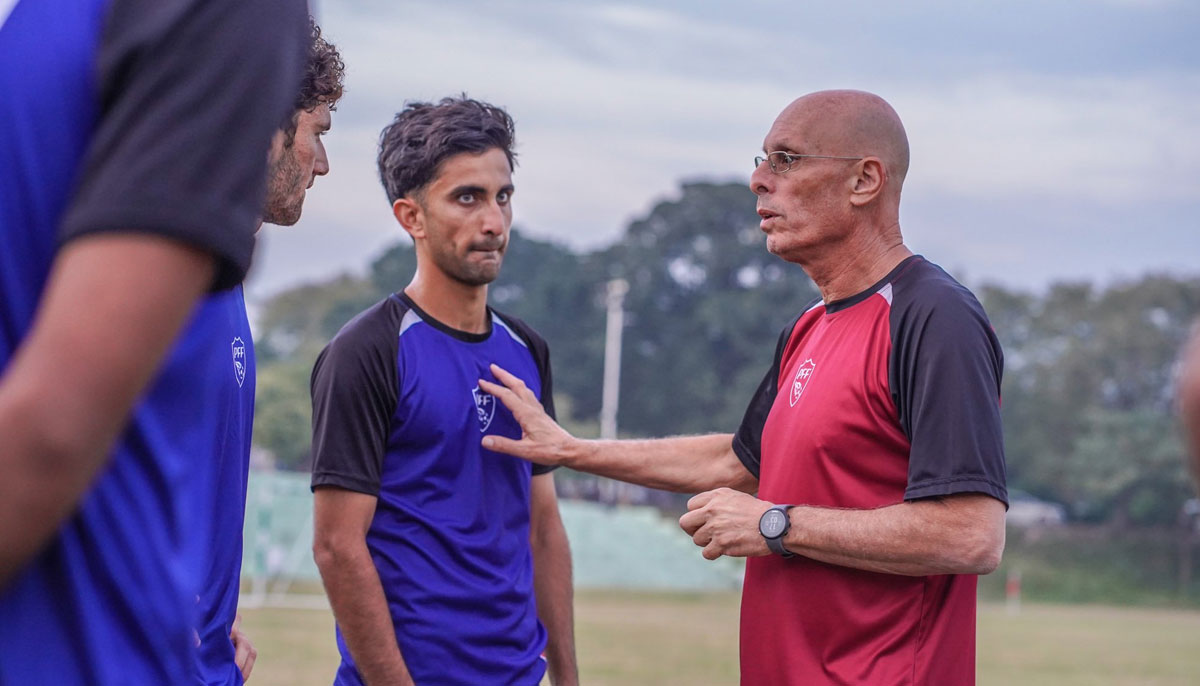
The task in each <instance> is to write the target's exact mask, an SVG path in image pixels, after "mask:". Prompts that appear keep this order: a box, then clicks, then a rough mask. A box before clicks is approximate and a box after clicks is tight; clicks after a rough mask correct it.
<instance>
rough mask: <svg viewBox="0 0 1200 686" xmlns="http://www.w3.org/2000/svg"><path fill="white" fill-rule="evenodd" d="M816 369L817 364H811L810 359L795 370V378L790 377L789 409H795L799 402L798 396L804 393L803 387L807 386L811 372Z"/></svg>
mask: <svg viewBox="0 0 1200 686" xmlns="http://www.w3.org/2000/svg"><path fill="white" fill-rule="evenodd" d="M816 368H817V363H816V362H813V361H812V358H809V359H807V360H805V361H804V362H803V363H801V365H800V367H799V368H798V369H797V370H796V376H794V377H792V395H791V398H790V401H791V407H795V406H796V403H797V402H798V401H799V400H800V394H801V393H803V392H804V388H805V386H808V382H809V380H810V379H812V375H813V371H814V370H816Z"/></svg>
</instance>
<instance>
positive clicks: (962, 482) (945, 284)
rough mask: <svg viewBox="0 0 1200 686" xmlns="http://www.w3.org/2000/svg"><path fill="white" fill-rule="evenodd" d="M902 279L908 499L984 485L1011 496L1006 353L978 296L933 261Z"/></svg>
mask: <svg viewBox="0 0 1200 686" xmlns="http://www.w3.org/2000/svg"><path fill="white" fill-rule="evenodd" d="M913 271H914V272H916V273H915V274H913V275H911V277H910V278H907V279H905V278H902V279H900V280H898V282H897V284H896V286H895V290H894V300H893V303H892V311H891V322H890V328H891V335H892V353H891V359H889V360H888V384H889V386H890V387H891V394H892V400H893V401H894V402H895V405H896V408H897V410H898V412H899V421H900V426H901V428H902V429H903V430H904V433H905V434H906V435H907V436H908V438H909V441H910V442H911V444H912V451H911V453H910V456H909V467H908V488H907V489H906V490H905V493H904V497H905V499H906V500H915V499H919V498H927V497H933V496H941V495H950V494H953V493H986V494H988V495H990V496H992V497H994V498H997V499H998V500H1000V501H1002V502H1004V503H1005V504H1006V505H1007V503H1008V491H1007V488H1006V477H1005V464H1004V436H1003V432H1002V428H1001V423H1000V381H1001V376H1002V374H1003V369H1004V355H1003V352H1002V351H1001V349H1000V342H999V341H998V340H997V338H996V334H995V332H994V331H993V330H992V326H991V324H990V323H989V322H988V319H987V315H986V314H985V313H984V311H983V306H982V305H980V304H979V301H978V300H976V298H975V296H974V295H972V294H971V292H970V291H968V290H967V289H966V288H964V287H963V286H962V285H960V284H959V283H958V282H956V281H954V280H953V279H951V278H950V276H948V275H947V274H946V273H945V272H943V271H941V269H939V268H938V267H936V266H933V265H931V264H929V263H925V264H924V265H919V266H918V268H917V269H914V270H913Z"/></svg>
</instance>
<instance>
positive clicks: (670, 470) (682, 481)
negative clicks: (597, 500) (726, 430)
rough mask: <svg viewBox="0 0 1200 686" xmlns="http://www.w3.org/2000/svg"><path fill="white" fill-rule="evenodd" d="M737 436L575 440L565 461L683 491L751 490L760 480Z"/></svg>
mask: <svg viewBox="0 0 1200 686" xmlns="http://www.w3.org/2000/svg"><path fill="white" fill-rule="evenodd" d="M732 441H733V436H732V435H730V434H709V435H705V436H676V437H673V438H656V439H649V440H623V441H584V440H578V441H575V442H574V443H573V444H572V445H571V446H570V447H569V448H568V449H567V450H566V451H565V453H566V454H565V455H564V460H563V464H564V465H565V466H567V467H570V468H571V469H575V470H578V471H581V472H588V473H591V474H598V475H600V476H606V477H608V478H610V479H619V480H621V481H628V482H630V483H636V484H640V485H642V486H648V487H650V488H658V489H662V490H666V491H676V492H680V493H696V492H699V491H706V490H710V489H713V488H719V487H721V486H727V487H729V488H734V489H737V490H739V491H743V492H747V493H749V492H752V491H754V490H755V489H756V488H757V487H758V481H757V479H755V478H754V477H753V475H751V474H750V472H749V471H747V470H746V468H745V466H744V465H742V463H741V461H740V460H738V458H737V455H736V454H734V452H733V447H732Z"/></svg>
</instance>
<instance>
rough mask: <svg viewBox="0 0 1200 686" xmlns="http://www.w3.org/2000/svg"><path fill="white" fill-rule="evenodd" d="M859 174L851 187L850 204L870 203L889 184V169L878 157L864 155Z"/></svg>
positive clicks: (860, 205) (859, 166)
mask: <svg viewBox="0 0 1200 686" xmlns="http://www.w3.org/2000/svg"><path fill="white" fill-rule="evenodd" d="M856 166H857V168H858V174H857V176H855V178H854V185H853V187H852V188H851V189H850V204H851V205H854V206H856V207H862V206H863V205H869V204H870V203H871V202H873V201H874V200H875V199H876V198H878V197H879V195H880V194H881V193H883V189H884V187H885V186H886V185H887V169H886V168H885V167H884V166H883V160H880V159H879V158H878V157H864V158H863V159H862V161H861V162H859V163H858V164H857V165H856Z"/></svg>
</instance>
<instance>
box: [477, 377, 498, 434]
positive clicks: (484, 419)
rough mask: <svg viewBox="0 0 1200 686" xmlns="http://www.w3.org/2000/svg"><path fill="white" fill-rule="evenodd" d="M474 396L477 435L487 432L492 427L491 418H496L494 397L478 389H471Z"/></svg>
mask: <svg viewBox="0 0 1200 686" xmlns="http://www.w3.org/2000/svg"><path fill="white" fill-rule="evenodd" d="M471 395H473V396H475V417H476V418H477V419H478V420H479V433H483V432H484V431H487V428H488V427H489V426H491V425H492V417H495V416H496V396H494V395H492V394H490V393H485V392H484V391H481V390H480V389H479V388H478V387H476V388H472V389H471Z"/></svg>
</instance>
